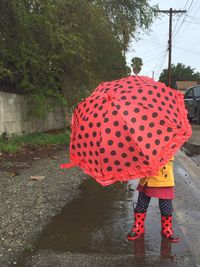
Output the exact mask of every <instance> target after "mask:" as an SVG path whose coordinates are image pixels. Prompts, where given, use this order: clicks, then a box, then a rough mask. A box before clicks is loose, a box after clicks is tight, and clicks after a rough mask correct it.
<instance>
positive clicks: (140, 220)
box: [127, 212, 146, 241]
mask: <svg viewBox="0 0 200 267" xmlns="http://www.w3.org/2000/svg"><path fill="white" fill-rule="evenodd" d="M145 218H146V212H144V213H137V212H135V213H134V220H135V221H134V225H133V228H132V229H131V231H130V233H128V235H127V239H128V241H133V240H135V239H137V238H139V237H141V236H142V235H143V234H144V231H145V227H144V224H145Z"/></svg>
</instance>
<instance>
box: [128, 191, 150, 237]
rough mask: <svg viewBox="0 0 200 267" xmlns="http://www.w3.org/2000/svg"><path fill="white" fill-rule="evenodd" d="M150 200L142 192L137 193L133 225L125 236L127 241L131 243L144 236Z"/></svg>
mask: <svg viewBox="0 0 200 267" xmlns="http://www.w3.org/2000/svg"><path fill="white" fill-rule="evenodd" d="M150 200H151V198H150V197H148V196H146V195H145V194H144V193H143V192H139V195H138V200H137V204H136V208H135V209H134V225H133V228H132V229H131V231H130V232H129V233H128V235H127V239H128V240H129V241H133V240H135V239H137V238H139V237H140V236H141V235H143V234H144V231H145V227H144V224H145V218H146V211H147V209H148V206H149V202H150Z"/></svg>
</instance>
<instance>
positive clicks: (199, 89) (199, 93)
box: [195, 87, 200, 97]
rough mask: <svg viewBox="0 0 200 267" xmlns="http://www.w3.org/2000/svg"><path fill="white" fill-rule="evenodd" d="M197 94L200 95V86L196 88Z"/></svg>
mask: <svg viewBox="0 0 200 267" xmlns="http://www.w3.org/2000/svg"><path fill="white" fill-rule="evenodd" d="M195 95H196V96H197V97H200V87H197V88H196V90H195Z"/></svg>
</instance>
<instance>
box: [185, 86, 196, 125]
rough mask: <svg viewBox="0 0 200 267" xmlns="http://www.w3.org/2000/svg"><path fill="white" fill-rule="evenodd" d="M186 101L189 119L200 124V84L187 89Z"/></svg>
mask: <svg viewBox="0 0 200 267" xmlns="http://www.w3.org/2000/svg"><path fill="white" fill-rule="evenodd" d="M184 101H185V106H186V109H187V111H188V119H189V121H190V122H191V121H193V120H196V121H197V123H198V124H200V85H196V86H193V87H190V88H188V89H186V91H185V96H184Z"/></svg>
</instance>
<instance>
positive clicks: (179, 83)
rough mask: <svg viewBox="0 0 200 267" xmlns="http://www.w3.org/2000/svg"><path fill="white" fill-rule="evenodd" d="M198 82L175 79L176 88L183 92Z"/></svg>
mask: <svg viewBox="0 0 200 267" xmlns="http://www.w3.org/2000/svg"><path fill="white" fill-rule="evenodd" d="M197 84H200V81H176V89H177V90H180V91H181V92H182V93H185V90H186V89H187V88H189V87H192V86H195V85H197Z"/></svg>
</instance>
